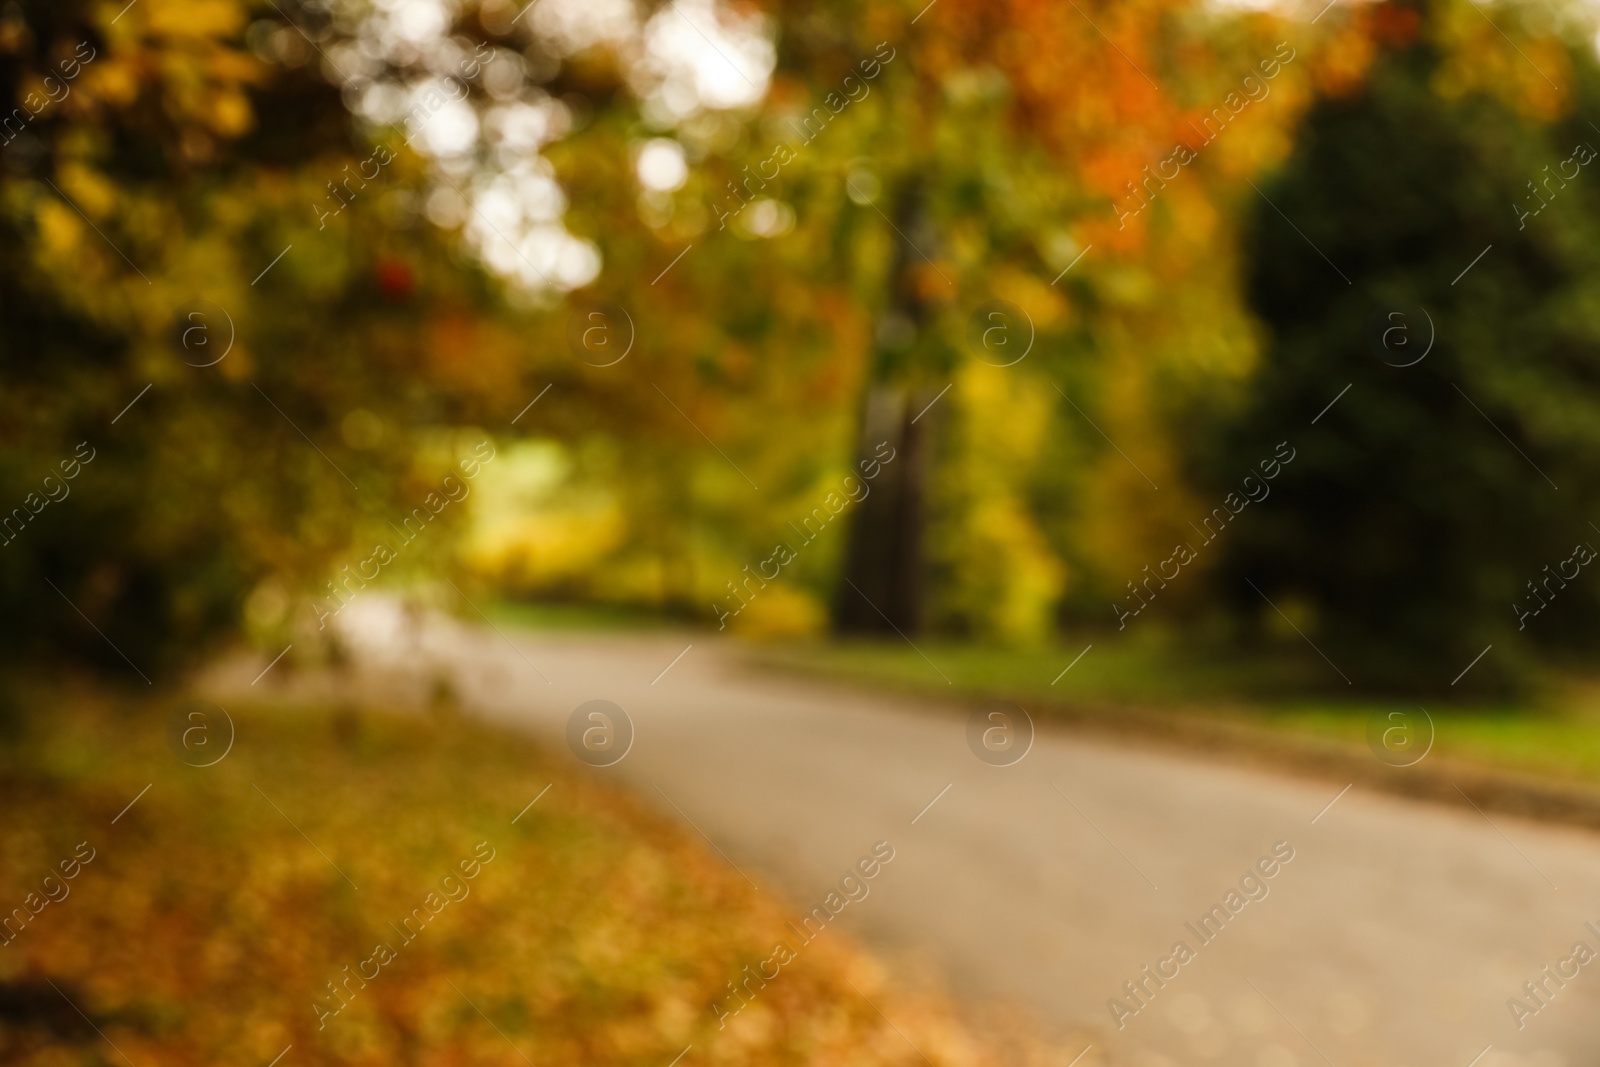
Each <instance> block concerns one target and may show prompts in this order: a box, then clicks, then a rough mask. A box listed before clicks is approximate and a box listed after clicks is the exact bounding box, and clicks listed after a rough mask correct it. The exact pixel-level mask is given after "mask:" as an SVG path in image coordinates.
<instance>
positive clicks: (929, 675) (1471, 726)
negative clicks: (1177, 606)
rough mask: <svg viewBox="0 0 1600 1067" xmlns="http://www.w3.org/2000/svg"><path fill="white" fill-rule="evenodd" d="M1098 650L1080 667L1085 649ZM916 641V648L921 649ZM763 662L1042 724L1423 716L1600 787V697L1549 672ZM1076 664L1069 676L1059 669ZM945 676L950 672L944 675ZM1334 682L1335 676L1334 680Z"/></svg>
mask: <svg viewBox="0 0 1600 1067" xmlns="http://www.w3.org/2000/svg"><path fill="white" fill-rule="evenodd" d="M1091 640H1093V647H1092V648H1091V649H1090V650H1089V651H1088V652H1087V653H1085V654H1084V655H1083V657H1082V658H1081V659H1078V660H1077V662H1076V664H1073V661H1074V659H1075V658H1076V657H1077V656H1078V655H1079V653H1081V652H1083V650H1084V647H1085V646H1086V645H1088V644H1090V643H1091ZM918 649H920V651H918ZM754 657H755V659H756V660H757V661H758V662H760V663H762V664H764V665H766V666H769V667H773V668H777V669H781V670H787V671H798V672H804V673H808V674H821V675H824V676H828V677H832V678H837V679H840V680H844V681H851V682H857V683H863V684H868V685H875V686H880V687H888V688H892V689H896V690H902V691H910V692H917V693H925V694H928V695H931V696H940V697H946V698H949V697H954V698H957V699H960V700H979V699H1007V700H1012V701H1015V702H1017V703H1020V704H1021V705H1023V706H1024V707H1025V708H1027V709H1028V710H1029V711H1030V713H1032V714H1034V715H1036V716H1039V717H1041V718H1043V719H1045V720H1049V719H1050V718H1052V717H1057V718H1064V717H1067V716H1068V715H1070V716H1071V717H1072V718H1073V719H1075V720H1078V721H1083V720H1084V719H1085V718H1087V720H1088V721H1089V722H1091V723H1094V722H1097V721H1098V722H1103V723H1104V724H1105V725H1108V726H1115V725H1118V723H1119V719H1120V720H1122V721H1123V723H1124V724H1126V722H1128V721H1130V720H1132V719H1134V718H1135V717H1136V716H1137V717H1140V718H1145V717H1148V716H1149V715H1150V714H1152V713H1154V714H1155V715H1157V716H1159V717H1161V718H1162V719H1164V720H1166V721H1176V722H1179V723H1181V722H1182V721H1184V720H1186V719H1193V718H1202V719H1205V720H1207V721H1209V722H1220V723H1225V724H1231V725H1233V726H1237V727H1241V728H1244V729H1246V730H1251V731H1255V732H1257V733H1262V734H1268V735H1271V736H1275V737H1278V738H1280V739H1282V740H1283V741H1285V742H1287V743H1296V742H1299V743H1317V744H1332V745H1336V746H1340V747H1343V748H1346V749H1349V750H1351V751H1354V752H1366V751H1367V731H1368V723H1369V720H1370V719H1372V718H1373V717H1375V716H1376V717H1378V718H1379V719H1380V728H1381V723H1382V722H1387V721H1388V720H1387V719H1386V716H1388V715H1389V714H1390V713H1392V712H1399V713H1405V714H1409V715H1412V716H1414V717H1418V718H1420V716H1418V709H1419V707H1425V708H1426V711H1427V713H1428V715H1429V716H1431V718H1432V720H1433V724H1434V730H1435V743H1434V748H1433V751H1432V753H1431V755H1434V756H1436V757H1443V758H1445V759H1448V760H1451V761H1457V762H1461V763H1466V764H1471V765H1475V766H1478V767H1482V768H1489V769H1494V770H1502V771H1513V772H1517V773H1522V774H1531V775H1535V776H1540V777H1545V778H1553V779H1562V780H1570V781H1581V782H1591V783H1600V702H1597V701H1596V699H1595V696H1594V691H1593V689H1592V688H1591V687H1589V686H1587V685H1583V684H1579V683H1578V682H1575V681H1573V680H1571V679H1552V680H1551V682H1550V684H1549V685H1548V686H1547V695H1545V696H1543V697H1541V698H1539V699H1537V700H1535V701H1529V702H1526V703H1523V704H1519V705H1505V704H1502V705H1490V706H1451V705H1445V704H1435V703H1432V702H1426V703H1425V704H1423V705H1419V704H1417V703H1415V702H1413V701H1408V700H1403V699H1393V700H1389V699H1381V698H1345V697H1343V696H1342V695H1340V694H1337V693H1336V692H1330V687H1329V684H1328V683H1329V680H1330V678H1332V673H1331V670H1330V669H1329V668H1328V666H1327V665H1326V664H1325V663H1323V662H1322V661H1321V660H1318V659H1316V658H1314V657H1310V658H1303V659H1302V658H1293V657H1288V656H1284V657H1274V658H1262V659H1240V658H1229V657H1224V656H1219V655H1209V654H1202V653H1199V652H1196V651H1193V650H1192V649H1188V648H1185V647H1182V646H1179V645H1177V644H1175V643H1173V642H1171V641H1168V640H1166V639H1163V638H1162V637H1159V636H1157V637H1153V638H1148V639H1145V640H1143V641H1142V642H1133V641H1117V640H1115V639H1110V640H1105V641H1104V643H1103V644H1102V643H1101V641H1100V640H1094V639H1092V638H1089V637H1085V638H1083V639H1081V640H1078V641H1074V642H1066V643H1062V644H1059V645H1052V646H1045V647H1037V648H1000V647H984V646H976V645H969V644H955V643H946V642H938V641H923V640H919V641H918V642H917V648H912V647H911V646H910V645H908V644H907V643H906V642H905V641H902V640H892V641H855V642H850V643H829V644H813V645H799V646H790V647H786V648H783V649H775V648H762V649H760V650H759V651H757V652H755V653H754ZM1069 664H1073V665H1072V667H1071V669H1070V670H1068V671H1067V672H1066V673H1065V674H1064V675H1063V674H1062V671H1063V670H1064V669H1066V668H1067V667H1068V665H1069ZM947 678H948V682H947V681H946V679H947ZM1333 680H1334V681H1335V682H1336V681H1337V679H1336V678H1333Z"/></svg>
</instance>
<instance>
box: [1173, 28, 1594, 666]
mask: <svg viewBox="0 0 1600 1067" xmlns="http://www.w3.org/2000/svg"><path fill="white" fill-rule="evenodd" d="M1448 7H1449V5H1448V4H1446V3H1439V4H1434V5H1430V6H1428V7H1425V8H1422V9H1416V8H1410V7H1406V6H1400V5H1387V6H1386V8H1385V9H1384V10H1383V11H1381V12H1380V21H1382V20H1384V19H1387V23H1388V25H1389V26H1391V27H1398V32H1392V33H1390V34H1389V35H1388V36H1389V40H1388V41H1387V43H1386V45H1385V47H1384V49H1383V50H1382V52H1381V54H1380V56H1379V57H1378V59H1377V60H1376V62H1375V64H1374V67H1373V69H1372V70H1371V72H1370V74H1369V76H1368V78H1367V79H1366V81H1365V83H1364V84H1363V85H1362V86H1361V87H1360V88H1359V89H1358V90H1356V91H1354V92H1352V93H1348V94H1346V95H1343V96H1340V97H1337V98H1327V99H1322V100H1320V101H1319V102H1317V103H1316V104H1315V105H1314V106H1313V108H1312V110H1311V111H1310V113H1309V115H1308V118H1307V120H1306V122H1305V124H1304V126H1303V128H1302V130H1301V131H1300V133H1299V139H1298V142H1297V146H1296V148H1295V150H1294V152H1293V153H1292V156H1291V158H1290V159H1289V160H1288V162H1287V164H1286V165H1285V166H1284V167H1283V168H1282V170H1281V172H1280V173H1278V174H1277V175H1276V176H1275V177H1273V178H1272V179H1271V180H1270V181H1267V182H1264V183H1262V185H1261V194H1262V195H1261V196H1259V197H1254V201H1255V202H1254V203H1253V204H1252V205H1251V210H1252V215H1253V217H1252V218H1251V219H1249V220H1248V222H1247V233H1248V236H1247V239H1246V240H1247V248H1248V252H1249V256H1248V262H1249V264H1250V266H1249V268H1248V269H1249V272H1250V273H1249V277H1248V292H1249V300H1250V302H1251V305H1252V307H1253V309H1254V310H1255V312H1256V314H1257V315H1258V316H1259V317H1260V320H1261V322H1262V324H1263V326H1264V327H1265V331H1266V341H1265V346H1264V357H1263V364H1262V366H1261V367H1260V370H1259V374H1258V375H1257V376H1256V378H1255V379H1254V381H1253V384H1252V386H1251V390H1250V394H1249V396H1248V398H1247V400H1246V402H1245V403H1244V404H1243V405H1241V406H1240V407H1239V408H1238V409H1236V410H1234V411H1233V413H1232V414H1231V415H1229V416H1228V422H1227V426H1226V428H1225V429H1224V430H1223V432H1222V433H1220V434H1219V435H1217V437H1216V438H1215V442H1214V443H1213V444H1211V445H1209V446H1208V445H1204V444H1202V445H1200V446H1199V447H1197V449H1196V455H1197V456H1200V457H1203V458H1202V459H1201V460H1200V465H1201V466H1203V467H1204V468H1205V470H1206V475H1207V479H1208V480H1209V483H1210V484H1211V486H1212V488H1213V491H1214V492H1215V494H1216V495H1217V496H1218V500H1219V503H1220V502H1221V498H1222V495H1223V494H1225V493H1227V492H1230V491H1233V492H1241V482H1242V480H1243V479H1244V478H1245V477H1246V476H1247V475H1250V474H1252V473H1255V468H1256V466H1257V464H1258V462H1259V461H1260V460H1262V459H1263V458H1266V457H1269V456H1270V455H1271V454H1272V452H1273V450H1274V447H1275V446H1276V445H1277V444H1278V443H1279V442H1282V441H1288V442H1289V444H1290V447H1292V448H1293V449H1294V450H1295V457H1296V458H1295V459H1294V461H1293V462H1292V464H1290V466H1289V467H1288V468H1287V469H1286V470H1285V471H1284V472H1283V473H1282V474H1281V475H1280V476H1279V477H1278V478H1277V479H1276V481H1274V482H1273V483H1271V496H1270V498H1269V499H1267V500H1266V501H1264V502H1263V503H1260V504H1257V505H1253V506H1250V507H1249V508H1248V510H1247V511H1243V512H1241V514H1240V515H1239V516H1238V519H1237V521H1236V523H1233V522H1230V523H1229V525H1228V527H1227V528H1226V529H1225V530H1224V531H1223V532H1222V533H1221V534H1220V535H1219V536H1218V538H1217V542H1218V543H1217V545H1216V547H1215V549H1213V551H1220V552H1221V554H1222V555H1221V560H1220V566H1218V567H1217V569H1216V570H1215V571H1214V577H1215V581H1216V583H1217V593H1218V600H1219V602H1224V603H1227V604H1228V605H1230V606H1231V609H1232V610H1233V612H1234V614H1235V616H1236V617H1238V618H1242V619H1245V620H1247V629H1250V630H1254V629H1256V628H1258V627H1260V626H1261V625H1262V624H1263V623H1266V622H1270V621H1273V620H1276V618H1277V613H1276V612H1275V611H1274V610H1273V609H1272V608H1271V607H1269V606H1268V605H1267V604H1266V603H1265V601H1264V596H1266V597H1271V598H1272V600H1273V601H1274V602H1275V603H1276V604H1277V605H1278V606H1279V607H1280V608H1283V609H1284V610H1285V613H1286V614H1288V615H1289V616H1291V617H1294V618H1295V621H1296V623H1297V624H1298V625H1299V627H1300V629H1301V630H1303V631H1304V632H1305V633H1306V634H1307V635H1308V636H1309V637H1310V638H1311V639H1312V640H1314V641H1315V642H1316V644H1317V645H1318V646H1319V647H1320V648H1321V649H1322V651H1323V652H1324V653H1326V655H1327V656H1328V657H1330V658H1331V659H1332V660H1333V661H1334V662H1335V663H1337V664H1339V666H1340V668H1341V670H1342V671H1343V672H1344V673H1345V674H1346V675H1348V676H1349V678H1350V679H1351V681H1352V682H1353V683H1354V684H1356V685H1357V686H1371V687H1383V688H1391V689H1406V690H1419V691H1421V690H1430V689H1438V690H1450V691H1452V692H1460V691H1462V690H1466V689H1468V688H1472V687H1476V688H1477V689H1479V690H1484V689H1490V688H1495V687H1504V686H1505V685H1506V684H1508V683H1510V682H1511V681H1512V680H1514V678H1515V677H1516V676H1517V675H1518V673H1519V668H1520V667H1521V666H1522V665H1525V664H1526V662H1527V660H1528V657H1529V656H1531V655H1534V654H1537V653H1538V652H1539V651H1540V650H1545V651H1549V650H1571V649H1575V648H1580V647H1583V646H1584V645H1586V644H1587V643H1588V642H1590V641H1592V640H1593V638H1594V635H1595V633H1596V630H1597V622H1600V581H1597V578H1596V577H1595V576H1594V575H1592V574H1591V573H1589V571H1588V569H1586V568H1584V569H1580V573H1579V574H1578V576H1577V577H1576V578H1573V577H1572V572H1573V570H1574V568H1575V567H1578V566H1579V562H1580V560H1581V558H1582V555H1583V554H1582V553H1580V554H1579V557H1578V559H1574V558H1573V557H1574V547H1575V546H1576V545H1578V544H1580V543H1582V542H1587V543H1589V544H1591V545H1596V546H1600V532H1597V530H1596V528H1595V527H1594V526H1593V525H1592V524H1591V519H1592V518H1594V517H1595V512H1594V511H1593V510H1592V508H1591V507H1590V504H1591V502H1592V501H1593V500H1594V498H1595V494H1596V492H1597V491H1600V240H1597V239H1600V166H1595V165H1594V161H1595V160H1596V150H1597V149H1600V130H1597V129H1596V128H1595V126H1594V125H1592V124H1591V123H1590V122H1589V121H1588V119H1589V117H1592V116H1596V115H1600V107H1597V106H1596V104H1597V103H1600V94H1597V88H1596V81H1597V79H1596V67H1595V62H1594V57H1593V50H1592V48H1589V47H1587V46H1583V47H1578V46H1574V47H1573V48H1571V49H1570V50H1568V52H1567V59H1568V64H1569V67H1570V69H1569V70H1567V71H1554V72H1552V73H1554V74H1555V76H1556V77H1558V78H1562V77H1564V78H1566V79H1568V80H1569V83H1570V95H1571V97H1572V103H1571V104H1570V106H1569V107H1567V108H1564V109H1563V111H1564V114H1563V116H1562V117H1559V118H1557V119H1555V120H1553V121H1538V120H1534V119H1530V118H1529V117H1527V114H1526V113H1525V112H1526V111H1527V110H1528V109H1527V108H1519V107H1517V106H1515V104H1516V101H1514V100H1508V99H1507V98H1506V96H1505V94H1501V93H1496V92H1493V91H1491V90H1488V89H1485V90H1481V91H1468V92H1466V93H1462V94H1458V95H1455V96H1454V97H1453V98H1446V97H1445V96H1444V95H1442V93H1441V91H1440V89H1439V86H1440V84H1441V83H1442V82H1443V81H1444V80H1445V79H1443V78H1441V76H1440V75H1441V71H1442V68H1443V66H1444V65H1445V60H1444V59H1443V58H1442V57H1441V55H1440V53H1439V51H1438V50H1437V49H1436V48H1435V47H1434V45H1433V44H1431V43H1430V41H1431V36H1432V30H1433V28H1434V27H1435V26H1436V25H1440V24H1442V21H1443V15H1444V13H1445V11H1446V10H1447V8H1448ZM1499 17H1502V18H1504V17H1506V16H1505V15H1504V13H1499ZM1506 47H1509V46H1506ZM1519 62H1520V61H1519ZM1530 62H1531V61H1530ZM1252 195H1253V194H1252ZM1480 254H1481V258H1479V257H1480ZM1469 264H1470V265H1471V266H1470V269H1468V267H1469ZM1430 343H1431V348H1430V347H1429V345H1430ZM1424 352H1426V355H1425V356H1424ZM1401 364H1410V365H1401ZM1347 386H1348V391H1346V387H1347ZM1336 397H1337V398H1339V399H1338V402H1337V403H1336V404H1334V405H1333V407H1332V408H1331V410H1328V411H1327V412H1326V413H1325V414H1321V416H1320V418H1318V416H1319V413H1321V412H1323V409H1324V408H1325V407H1327V406H1328V405H1329V404H1330V403H1331V402H1333V401H1334V400H1335V398H1336ZM1313 419H1316V420H1317V421H1316V422H1315V424H1314V425H1313ZM1196 545H1197V547H1198V546H1199V542H1197V543H1196ZM1202 551H1204V549H1202ZM1569 559H1572V560H1573V562H1571V563H1566V562H1564V561H1567V560H1569ZM1546 568H1548V569H1546ZM1562 571H1565V574H1566V576H1565V577H1563V576H1562V574H1561V573H1560V572H1562ZM1552 576H1554V577H1552ZM1251 583H1253V584H1254V585H1255V586H1256V587H1258V589H1259V591H1258V589H1253V588H1252V587H1251ZM1530 583H1532V584H1530ZM1541 604H1543V605H1547V606H1546V607H1544V608H1541ZM1283 629H1285V630H1287V628H1283ZM1287 639H1288V640H1290V641H1294V642H1297V643H1298V642H1299V638H1298V637H1295V636H1294V635H1293V633H1292V632H1288V633H1287ZM1491 643H1492V644H1493V646H1494V648H1493V651H1492V653H1491V654H1490V655H1489V656H1486V657H1485V658H1484V660H1483V661H1482V662H1480V663H1479V664H1478V665H1477V666H1476V667H1475V668H1474V669H1473V670H1472V671H1471V672H1470V673H1469V674H1468V675H1467V677H1466V678H1464V679H1463V680H1462V682H1461V683H1460V684H1459V686H1458V687H1457V688H1456V689H1454V690H1451V684H1452V679H1453V678H1455V677H1456V676H1457V675H1458V673H1459V672H1460V671H1461V670H1462V668H1463V667H1465V666H1466V665H1467V664H1468V663H1469V662H1470V661H1471V660H1472V659H1473V657H1474V656H1476V655H1477V654H1478V653H1479V652H1480V651H1482V650H1483V649H1484V648H1485V646H1487V645H1489V644H1491ZM1330 680H1331V681H1332V682H1333V683H1334V684H1335V685H1339V686H1341V687H1342V685H1343V682H1342V681H1341V680H1340V679H1339V678H1337V677H1334V676H1332V674H1331V673H1330Z"/></svg>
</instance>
